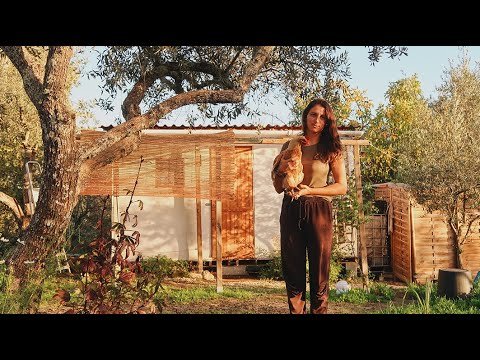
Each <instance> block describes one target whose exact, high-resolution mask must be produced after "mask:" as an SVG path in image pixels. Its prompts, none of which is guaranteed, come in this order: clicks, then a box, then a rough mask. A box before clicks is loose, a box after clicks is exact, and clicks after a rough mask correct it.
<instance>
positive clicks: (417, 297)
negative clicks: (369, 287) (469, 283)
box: [380, 284, 480, 314]
mask: <svg viewBox="0 0 480 360" xmlns="http://www.w3.org/2000/svg"><path fill="white" fill-rule="evenodd" d="M429 287H430V288H429ZM404 299H409V300H411V301H413V303H410V304H404V305H400V306H394V305H392V304H391V305H390V306H389V307H388V308H387V309H385V310H382V311H380V313H383V314H480V286H479V285H478V284H477V285H475V286H474V288H473V289H472V292H471V293H470V294H469V295H468V296H466V297H464V298H458V299H447V298H445V297H443V296H442V297H440V296H438V295H437V285H436V284H431V285H430V284H427V285H417V284H410V285H409V286H408V288H407V289H406V292H405V297H404Z"/></svg>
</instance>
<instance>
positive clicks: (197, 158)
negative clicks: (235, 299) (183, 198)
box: [195, 146, 203, 274]
mask: <svg viewBox="0 0 480 360" xmlns="http://www.w3.org/2000/svg"><path fill="white" fill-rule="evenodd" d="M201 161H202V159H201V157H200V151H199V149H198V146H195V180H196V193H197V198H196V203H197V204H196V205H197V254H198V256H197V265H198V272H199V273H200V274H201V273H202V272H203V251H202V250H203V249H202V246H203V242H202V200H201V199H200V198H199V196H200V163H201Z"/></svg>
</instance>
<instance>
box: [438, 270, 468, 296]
mask: <svg viewBox="0 0 480 360" xmlns="http://www.w3.org/2000/svg"><path fill="white" fill-rule="evenodd" d="M472 283H473V281H472V273H471V272H470V271H469V270H463V269H440V270H438V290H437V294H438V296H445V297H446V298H447V299H453V298H457V297H459V296H464V295H468V294H469V293H470V291H471V290H472Z"/></svg>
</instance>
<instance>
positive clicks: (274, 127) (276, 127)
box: [100, 125, 355, 131]
mask: <svg viewBox="0 0 480 360" xmlns="http://www.w3.org/2000/svg"><path fill="white" fill-rule="evenodd" d="M100 127H101V128H102V129H103V130H105V131H108V130H110V129H112V128H113V127H114V126H113V125H108V126H100ZM151 129H155V130H185V129H196V130H228V129H233V130H302V127H301V126H289V125H262V126H256V125H222V126H213V125H206V126H194V127H192V126H188V125H162V126H159V125H155V126H154V127H153V128H151ZM338 130H355V129H354V128H353V127H345V126H339V127H338Z"/></svg>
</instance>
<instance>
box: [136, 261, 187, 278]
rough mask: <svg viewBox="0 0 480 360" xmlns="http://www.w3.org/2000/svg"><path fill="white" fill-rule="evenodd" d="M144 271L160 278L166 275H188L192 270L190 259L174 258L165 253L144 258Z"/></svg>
mask: <svg viewBox="0 0 480 360" xmlns="http://www.w3.org/2000/svg"><path fill="white" fill-rule="evenodd" d="M141 263H142V268H143V271H145V272H147V273H151V274H154V275H155V276H157V277H158V278H159V279H164V278H166V277H186V276H188V272H189V271H190V270H191V269H190V265H189V263H188V261H186V260H172V259H170V258H169V257H166V256H164V255H159V256H155V257H150V258H146V259H143V260H142V262H141Z"/></svg>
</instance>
